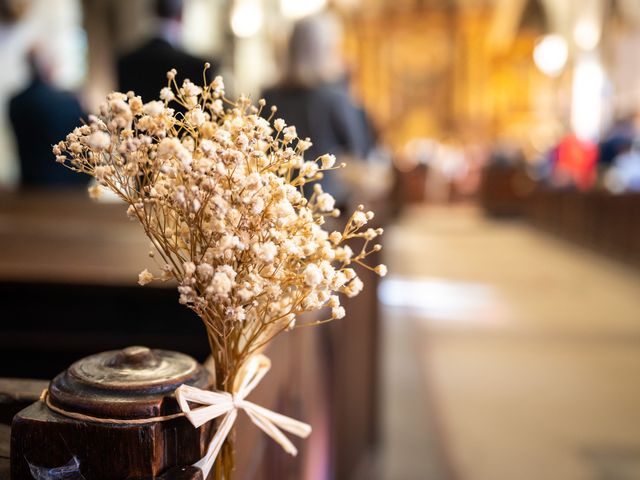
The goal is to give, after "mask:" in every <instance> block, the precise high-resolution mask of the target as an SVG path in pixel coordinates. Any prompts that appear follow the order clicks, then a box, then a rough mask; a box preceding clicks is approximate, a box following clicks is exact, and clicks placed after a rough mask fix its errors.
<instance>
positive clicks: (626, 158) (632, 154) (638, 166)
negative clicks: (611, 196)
mask: <svg viewBox="0 0 640 480" xmlns="http://www.w3.org/2000/svg"><path fill="white" fill-rule="evenodd" d="M605 186H606V187H607V188H608V189H609V190H610V191H612V192H613V193H624V192H640V144H639V143H638V140H636V141H635V142H634V143H633V145H632V148H630V149H629V150H628V151H626V152H623V153H621V154H620V155H618V156H617V157H616V158H615V159H614V161H613V162H612V165H611V168H609V170H607V173H606V174H605Z"/></svg>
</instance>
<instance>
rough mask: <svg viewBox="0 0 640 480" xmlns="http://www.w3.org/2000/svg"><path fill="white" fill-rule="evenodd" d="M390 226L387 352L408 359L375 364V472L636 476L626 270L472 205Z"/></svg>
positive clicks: (472, 477) (636, 358)
mask: <svg viewBox="0 0 640 480" xmlns="http://www.w3.org/2000/svg"><path fill="white" fill-rule="evenodd" d="M388 233H389V235H388V237H387V239H386V240H387V246H386V256H387V258H388V259H389V262H388V263H389V270H390V275H389V277H387V279H385V282H384V283H383V284H382V286H381V288H380V300H381V303H382V305H383V312H385V328H386V331H387V335H386V336H385V341H386V342H387V348H388V352H387V353H388V356H387V357H386V362H387V364H392V365H393V364H397V363H398V360H397V358H396V355H399V356H400V357H401V358H405V366H406V365H408V366H409V367H410V368H411V370H409V371H407V370H406V369H405V370H403V372H398V371H395V372H393V373H394V375H391V376H390V375H389V374H387V376H386V377H385V378H386V386H387V387H388V388H387V390H386V391H385V394H386V396H387V399H388V401H387V402H386V410H385V414H386V419H387V421H386V423H385V425H386V427H387V435H388V437H387V438H390V439H393V442H394V443H393V447H392V448H387V449H386V450H385V456H384V457H383V458H384V459H385V465H386V466H387V469H386V470H385V472H386V473H385V475H386V477H385V478H388V479H406V480H412V479H434V480H440V479H445V478H454V479H461V480H514V479H518V480H529V479H531V480H541V479H545V480H555V479H557V480H574V479H575V480H583V479H584V480H587V479H611V480H613V479H616V480H632V479H637V478H640V382H638V377H637V372H638V371H640V274H639V273H638V272H637V271H634V270H631V269H627V268H626V267H625V266H624V265H620V264H618V263H615V262H613V261H610V260H608V259H606V258H603V257H600V256H598V255H596V254H593V253H591V252H589V251H585V250H582V249H579V248H577V247H574V246H573V245H571V244H568V243H564V242H562V241H558V240H556V239H554V238H552V237H549V236H547V235H545V234H544V233H541V232H538V231H536V230H535V229H532V228H531V227H529V226H527V225H526V224H522V223H519V222H496V221H491V220H487V219H484V218H483V217H482V215H481V214H480V213H479V212H477V211H476V210H474V209H473V208H470V207H455V208H444V209H440V208H426V207H416V208H415V209H413V210H411V211H407V212H406V213H405V215H404V216H403V217H402V219H401V220H400V222H399V223H398V224H397V225H396V226H395V227H394V228H392V229H389V232H388ZM399 336H402V338H404V339H405V341H406V342H409V343H410V344H414V345H416V348H415V349H413V348H412V346H411V345H410V344H408V343H405V344H401V343H400V342H398V340H397V339H398V337H399ZM412 352H414V353H412ZM408 356H410V357H411V358H407V357H408ZM412 372H415V375H413V376H411V373H412ZM403 373H404V376H402V375H403ZM390 378H391V379H392V383H390V382H389V379H390ZM391 385H394V386H395V387H396V389H395V390H393V389H390V388H389V387H390V386H391ZM402 385H403V386H404V389H403V388H398V386H402ZM409 386H413V390H412V391H413V392H416V394H417V395H421V397H420V400H418V399H417V397H414V398H413V400H409V399H407V398H406V397H405V398H403V397H402V394H403V393H406V392H407V391H408V389H409ZM412 405H413V408H412ZM418 405H423V408H422V409H420V408H419V407H418ZM398 408H400V410H398ZM416 408H418V409H419V410H421V411H419V412H417V413H416V415H417V417H416V418H417V419H418V420H419V421H418V422H417V423H415V422H414V423H413V424H414V425H416V424H418V425H426V429H427V430H426V433H424V434H423V435H422V437H423V438H422V440H421V441H423V442H425V445H424V446H423V447H422V448H416V445H415V441H414V440H417V439H416V438H414V437H415V435H413V434H412V435H402V433H401V432H402V429H403V428H404V429H406V428H409V427H408V426H407V425H409V424H411V421H410V420H407V419H408V418H410V417H411V416H412V415H413V411H414V409H416ZM394 409H396V410H394ZM402 412H404V413H402ZM394 432H395V433H394ZM425 438H426V440H424V439H425ZM402 442H404V444H403V443H402ZM403 445H404V446H403ZM402 452H404V453H402ZM410 452H413V457H412V458H413V463H412V462H411V461H404V462H403V461H400V459H401V458H402V455H403V454H404V455H409V456H411V453H410ZM419 452H423V454H422V455H420V453H419ZM425 452H430V453H429V454H427V453H425ZM403 463H404V464H405V465H413V466H412V467H411V468H409V469H405V470H403V469H402V467H401V465H402V464H403ZM416 463H417V464H418V465H420V466H416ZM419 468H422V470H418V469H419ZM417 471H420V472H423V473H421V474H417V473H416V472H417Z"/></svg>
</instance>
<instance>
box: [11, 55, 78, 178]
mask: <svg viewBox="0 0 640 480" xmlns="http://www.w3.org/2000/svg"><path fill="white" fill-rule="evenodd" d="M29 60H30V64H31V72H32V80H31V82H30V83H29V85H28V86H27V88H26V89H25V90H23V91H22V92H20V93H18V94H17V95H16V96H14V97H13V98H12V99H11V100H10V101H9V119H10V121H11V125H12V127H13V131H14V134H15V138H16V143H17V147H18V155H19V157H20V170H21V186H22V187H70V186H82V185H86V184H87V177H86V176H85V175H78V174H77V173H74V172H72V171H70V170H68V169H66V168H64V167H63V166H61V165H59V164H58V163H56V162H55V157H54V155H53V154H52V153H51V147H52V146H53V145H54V144H55V143H57V142H59V141H60V140H63V139H64V138H65V136H66V135H67V133H69V132H70V131H71V130H73V129H74V128H75V127H77V126H79V125H80V124H81V121H82V117H84V112H83V110H82V107H81V106H80V102H79V101H78V99H77V98H76V97H75V96H74V95H73V94H71V93H68V92H64V91H61V90H58V89H57V88H55V87H53V86H52V85H50V84H49V83H48V82H47V81H46V75H44V74H43V73H42V72H41V70H40V69H39V68H38V65H37V62H36V60H35V54H32V55H31V56H30V59H29Z"/></svg>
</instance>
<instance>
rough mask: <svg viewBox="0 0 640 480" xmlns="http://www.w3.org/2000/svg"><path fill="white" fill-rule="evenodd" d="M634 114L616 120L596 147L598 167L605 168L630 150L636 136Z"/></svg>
mask: <svg viewBox="0 0 640 480" xmlns="http://www.w3.org/2000/svg"><path fill="white" fill-rule="evenodd" d="M635 120H636V114H632V115H628V116H626V117H623V118H620V119H618V121H616V122H615V124H614V125H613V126H612V127H611V129H610V130H609V132H608V133H607V135H606V136H605V138H604V139H603V140H602V141H601V142H600V144H599V145H598V150H599V156H598V165H599V166H600V167H603V168H607V167H609V166H611V165H612V164H613V161H614V160H615V159H616V157H618V156H619V155H620V154H622V153H625V152H628V151H629V150H631V146H632V145H633V139H634V138H635V136H636V135H637V127H636V124H635Z"/></svg>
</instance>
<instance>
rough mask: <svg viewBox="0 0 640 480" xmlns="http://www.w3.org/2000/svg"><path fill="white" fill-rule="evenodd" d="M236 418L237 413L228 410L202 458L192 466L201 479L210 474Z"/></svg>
mask: <svg viewBox="0 0 640 480" xmlns="http://www.w3.org/2000/svg"><path fill="white" fill-rule="evenodd" d="M237 416H238V412H237V410H235V409H233V410H230V411H229V413H227V414H226V415H225V417H224V418H223V419H222V422H220V425H219V426H218V430H217V431H216V434H215V435H214V436H213V438H212V439H211V442H210V443H209V448H208V449H207V453H206V454H205V456H204V457H202V458H201V459H200V460H198V461H197V462H196V463H194V464H193V466H194V467H197V468H199V469H200V470H202V478H204V479H205V480H206V478H207V477H208V476H209V472H211V469H212V468H213V464H214V463H215V461H216V458H218V454H219V453H220V449H221V448H222V445H223V443H224V441H225V439H226V438H227V436H228V435H229V432H231V429H232V428H233V424H234V423H235V421H236V417H237Z"/></svg>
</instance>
